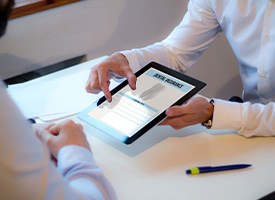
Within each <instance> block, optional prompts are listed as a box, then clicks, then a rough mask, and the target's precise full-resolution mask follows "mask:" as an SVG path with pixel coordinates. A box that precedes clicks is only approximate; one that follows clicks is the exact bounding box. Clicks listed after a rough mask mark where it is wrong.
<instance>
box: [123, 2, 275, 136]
mask: <svg viewBox="0 0 275 200" xmlns="http://www.w3.org/2000/svg"><path fill="white" fill-rule="evenodd" d="M274 19H275V1H273V0H261V1H257V0H190V1H189V4H188V11H187V13H186V14H185V16H184V18H183V20H182V21H181V23H180V24H179V25H178V26H177V27H176V28H175V29H174V30H173V31H172V33H171V34H170V35H169V36H168V37H167V38H166V39H165V40H163V41H161V42H159V43H155V44H153V45H150V46H147V47H144V48H141V49H132V50H129V51H123V52H122V53H123V54H124V55H125V56H126V57H127V59H128V61H129V63H130V66H131V68H132V69H133V71H134V72H135V71H137V70H138V69H139V68H140V67H142V66H144V65H146V64H148V63H149V62H151V61H156V62H159V63H161V64H163V65H166V66H169V67H171V68H173V69H176V70H179V71H183V72H184V71H185V70H186V69H187V68H188V67H190V66H191V65H192V64H193V63H194V62H195V61H196V60H197V59H198V58H199V56H201V54H202V53H203V52H204V50H206V49H207V48H208V47H209V45H210V44H211V43H212V42H213V41H214V40H215V38H216V37H217V34H218V33H219V32H221V31H223V32H224V34H225V36H226V37H227V40H228V42H229V43H230V45H231V47H232V49H233V51H234V53H235V55H236V57H237V60H238V62H239V67H240V74H241V79H242V82H243V98H244V100H245V101H250V102H252V103H263V104H268V103H269V102H274V100H275V78H273V77H274V75H275V45H274V44H275V20H274ZM221 67H222V66H221ZM272 104H274V103H272ZM225 105H226V106H227V107H224V106H225ZM220 106H223V108H219V107H220ZM231 106H233V105H232V104H224V103H223V104H221V102H220V101H218V102H216V104H215V112H214V115H215V119H223V118H222V116H223V113H229V111H230V110H231ZM241 107H242V106H241ZM241 107H239V108H241ZM270 107H274V105H272V106H268V108H270ZM227 109H228V112H227ZM244 110H245V112H251V110H250V109H246V108H244ZM260 110H262V111H263V110H266V109H260ZM218 111H221V113H220V112H218ZM233 115H234V114H233ZM273 119H274V118H273ZM273 119H268V123H269V124H266V125H267V126H270V125H271V126H274V123H275V121H274V120H273ZM226 120H227V121H229V122H230V123H226V124H224V123H222V124H219V123H220V122H221V121H220V120H214V121H213V123H214V124H213V127H215V128H233V127H234V128H236V127H235V125H234V124H233V123H234V120H232V119H231V118H230V119H229V118H227V119H226ZM260 122H261V121H260V120H259V121H258V120H256V121H254V123H260ZM246 123H251V122H249V121H247V122H246ZM224 125H226V126H227V127H224ZM237 130H239V129H237ZM246 131H247V130H246V128H244V127H243V128H242V131H239V133H241V134H243V135H245V136H251V133H249V134H246ZM263 131H264V132H263ZM263 131H261V130H258V129H257V130H255V132H254V134H255V135H275V132H274V129H273V130H272V131H271V132H270V131H268V130H263ZM266 131H267V132H266Z"/></svg>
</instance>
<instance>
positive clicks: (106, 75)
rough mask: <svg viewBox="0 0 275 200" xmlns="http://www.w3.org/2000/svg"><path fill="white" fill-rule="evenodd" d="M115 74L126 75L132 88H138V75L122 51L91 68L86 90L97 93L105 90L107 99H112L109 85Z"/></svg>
mask: <svg viewBox="0 0 275 200" xmlns="http://www.w3.org/2000/svg"><path fill="white" fill-rule="evenodd" d="M115 76H122V77H126V78H127V80H128V83H129V86H130V88H131V89H133V90H135V89H136V80H137V79H136V76H135V75H134V74H133V72H132V70H131V68H130V66H129V63H128V60H127V59H126V57H125V56H124V55H123V54H121V53H115V54H113V55H111V56H109V57H108V58H106V59H105V60H103V61H102V62H101V63H99V64H98V65H96V66H94V67H93V68H92V69H91V72H90V75H89V78H88V81H87V83H86V91H87V92H89V93H93V94H96V93H98V92H100V91H103V93H104V95H105V97H106V99H107V101H109V102H111V101H112V95H111V93H110V89H109V85H110V79H111V78H113V77H115Z"/></svg>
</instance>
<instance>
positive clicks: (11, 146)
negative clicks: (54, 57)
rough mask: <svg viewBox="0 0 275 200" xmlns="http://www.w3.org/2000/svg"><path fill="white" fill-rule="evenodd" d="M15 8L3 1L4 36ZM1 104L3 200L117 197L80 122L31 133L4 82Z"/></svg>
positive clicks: (0, 183)
mask: <svg viewBox="0 0 275 200" xmlns="http://www.w3.org/2000/svg"><path fill="white" fill-rule="evenodd" d="M13 4H14V1H13V0H0V36H2V35H4V33H5V29H6V25H7V20H8V16H9V14H10V11H11V8H12V6H13ZM0 102H1V103H0V127H1V129H0V199H23V200H38V199H45V200H47V199H48V200H63V199H64V200H70V199H71V200H77V199H81V200H84V199H87V200H88V199H93V200H95V199H105V200H112V199H116V195H115V192H114V190H113V188H112V186H111V184H110V183H109V182H108V180H107V179H106V178H105V176H104V175H103V172H102V169H101V168H99V167H98V166H97V165H96V163H95V160H94V158H93V154H92V152H91V148H90V145H89V143H88V141H87V139H86V136H85V134H84V132H83V128H82V126H81V125H80V124H77V123H75V122H73V121H72V120H68V121H64V122H61V123H59V124H51V125H49V126H47V127H46V129H42V128H37V129H33V127H32V126H31V124H30V123H28V121H27V119H26V118H24V117H23V115H22V114H21V112H20V111H19V110H18V109H17V107H16V105H15V103H14V102H13V101H12V99H11V98H10V97H9V95H8V93H7V91H6V89H5V85H4V84H3V82H2V81H0ZM34 130H35V131H34ZM35 133H36V134H35ZM39 139H40V140H39ZM50 155H51V156H52V157H53V158H54V160H55V161H56V162H53V161H52V159H51V156H50Z"/></svg>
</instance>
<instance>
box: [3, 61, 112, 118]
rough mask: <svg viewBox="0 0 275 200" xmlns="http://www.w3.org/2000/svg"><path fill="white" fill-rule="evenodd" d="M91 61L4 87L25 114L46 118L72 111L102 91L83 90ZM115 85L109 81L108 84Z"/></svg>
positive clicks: (78, 109)
mask: <svg viewBox="0 0 275 200" xmlns="http://www.w3.org/2000/svg"><path fill="white" fill-rule="evenodd" d="M90 68H91V65H89V66H87V69H84V70H83V67H82V68H80V69H81V70H79V71H78V72H74V73H71V74H68V75H66V76H61V77H56V76H53V77H54V78H53V79H50V76H48V77H47V78H46V79H43V78H41V81H40V80H39V79H34V80H33V81H28V82H25V83H21V84H15V85H11V86H9V87H8V92H9V94H10V95H11V97H12V98H13V99H14V101H15V103H16V104H17V105H18V107H19V108H20V109H21V111H22V112H23V114H24V115H25V116H26V117H27V118H40V119H41V120H43V121H49V120H53V119H57V118H61V117H65V116H68V115H72V114H76V113H78V112H80V111H82V110H83V109H84V108H86V107H87V106H89V105H90V104H92V103H93V102H94V101H96V100H98V99H99V98H100V97H101V96H102V95H103V93H102V92H100V93H99V94H90V93H87V92H86V90H85V85H86V81H87V79H88V76H89V73H90ZM115 85H117V83H116V82H113V81H111V85H110V88H113V87H114V86H115Z"/></svg>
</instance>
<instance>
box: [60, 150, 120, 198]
mask: <svg viewBox="0 0 275 200" xmlns="http://www.w3.org/2000/svg"><path fill="white" fill-rule="evenodd" d="M57 166H58V170H59V171H60V172H61V174H62V175H63V176H64V177H65V178H66V179H67V180H68V181H69V184H70V186H71V187H72V188H74V190H75V191H77V192H79V193H82V194H85V195H87V196H90V197H91V199H106V200H111V199H115V193H114V191H113V188H112V186H111V184H110V183H109V182H108V180H107V179H106V178H105V176H104V175H103V172H102V169H101V168H99V167H98V166H97V165H96V163H95V160H94V158H93V155H92V153H91V152H90V151H89V150H87V149H85V148H83V147H80V146H75V145H70V146H66V147H63V148H62V149H61V150H60V151H59V153H58V163H57Z"/></svg>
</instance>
